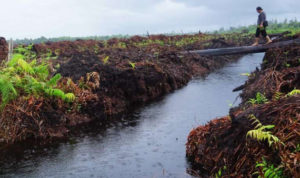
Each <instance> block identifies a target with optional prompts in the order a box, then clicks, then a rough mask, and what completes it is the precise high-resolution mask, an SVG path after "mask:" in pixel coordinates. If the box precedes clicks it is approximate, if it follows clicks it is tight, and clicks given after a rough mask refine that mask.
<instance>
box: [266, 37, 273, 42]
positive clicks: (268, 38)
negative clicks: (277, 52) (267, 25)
mask: <svg viewBox="0 0 300 178" xmlns="http://www.w3.org/2000/svg"><path fill="white" fill-rule="evenodd" d="M266 39H267V42H266V44H270V43H272V42H273V41H272V40H271V38H270V37H269V36H267V37H266Z"/></svg>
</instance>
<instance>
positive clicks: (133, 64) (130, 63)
mask: <svg viewBox="0 0 300 178" xmlns="http://www.w3.org/2000/svg"><path fill="white" fill-rule="evenodd" d="M128 63H129V65H130V66H131V68H132V69H133V70H134V69H135V65H136V63H134V62H131V61H129V62H128Z"/></svg>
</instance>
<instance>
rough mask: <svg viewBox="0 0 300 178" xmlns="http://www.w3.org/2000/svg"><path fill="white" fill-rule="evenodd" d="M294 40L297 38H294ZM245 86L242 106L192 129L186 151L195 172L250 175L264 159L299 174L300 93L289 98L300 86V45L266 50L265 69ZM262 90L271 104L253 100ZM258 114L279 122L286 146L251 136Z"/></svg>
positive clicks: (278, 132)
mask: <svg viewBox="0 0 300 178" xmlns="http://www.w3.org/2000/svg"><path fill="white" fill-rule="evenodd" d="M295 38H297V37H296V36H295ZM238 88H239V89H242V90H243V91H242V93H241V94H240V97H241V99H242V102H241V104H240V105H239V106H238V107H235V108H232V109H231V110H230V112H229V115H228V116H225V117H223V118H217V119H214V120H212V121H210V122H209V123H208V124H206V125H203V126H199V127H198V128H195V129H193V130H192V131H191V132H190V134H189V136H188V142H187V144H186V155H187V157H188V158H189V160H190V162H191V163H192V164H193V169H194V170H195V171H193V173H194V175H198V176H201V177H210V176H213V175H216V173H217V172H219V171H220V172H221V173H222V176H224V177H251V176H252V174H253V173H254V172H256V171H258V173H259V175H261V176H263V171H262V170H261V169H259V168H256V167H255V165H256V163H257V162H261V161H262V158H265V159H266V160H267V162H268V163H269V164H270V165H271V164H273V165H274V166H275V167H278V166H281V167H283V168H282V169H283V173H284V175H285V176H287V177H300V174H299V173H300V166H299V165H300V152H299V148H298V147H299V143H300V95H299V94H295V95H292V96H288V93H289V92H291V91H292V90H294V89H300V47H299V46H290V47H286V48H282V49H270V50H269V51H267V52H266V54H265V57H264V60H263V62H262V64H261V69H257V70H256V71H254V72H253V73H252V74H251V75H250V76H249V79H248V81H247V82H246V83H245V84H244V85H242V86H241V87H238ZM257 92H260V93H262V94H263V95H264V96H265V97H266V98H267V99H268V102H266V103H264V104H250V103H249V102H248V101H249V100H250V99H251V98H255V97H256V94H257ZM251 116H252V117H253V116H255V117H256V118H257V119H258V120H259V121H260V122H261V123H262V124H263V125H275V127H274V128H273V129H272V130H271V132H272V134H273V135H275V136H277V137H278V138H279V139H280V140H281V141H282V142H283V143H284V145H283V144H273V145H272V146H271V147H270V146H269V145H268V143H267V142H259V141H257V140H254V139H250V137H248V138H246V134H247V132H248V131H249V130H252V129H254V127H255V124H254V125H253V124H252V122H253V121H251V120H250V119H249V118H250V117H251Z"/></svg>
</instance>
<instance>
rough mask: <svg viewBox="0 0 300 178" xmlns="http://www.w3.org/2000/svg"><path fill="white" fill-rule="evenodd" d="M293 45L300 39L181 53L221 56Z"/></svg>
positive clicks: (298, 42)
mask: <svg viewBox="0 0 300 178" xmlns="http://www.w3.org/2000/svg"><path fill="white" fill-rule="evenodd" d="M291 45H300V39H295V40H288V41H280V42H276V43H271V44H268V45H259V46H240V47H230V48H217V49H204V50H194V51H183V52H181V54H199V55H202V56H220V55H233V54H247V53H259V52H266V51H267V50H268V49H270V48H282V47H286V46H291Z"/></svg>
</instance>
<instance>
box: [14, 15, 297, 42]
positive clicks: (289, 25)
mask: <svg viewBox="0 0 300 178" xmlns="http://www.w3.org/2000/svg"><path fill="white" fill-rule="evenodd" d="M256 28H257V26H256V25H255V24H253V25H248V26H239V27H230V28H228V29H225V28H223V27H222V28H220V29H219V30H215V31H212V32H206V33H210V34H226V33H254V32H255V30H256ZM284 31H291V32H292V34H295V33H300V22H299V21H298V20H297V19H294V20H287V19H285V20H284V21H282V22H278V21H277V20H271V21H269V27H268V32H269V33H280V32H284ZM197 33H200V31H199V32H197ZM180 34H181V33H166V34H165V35H180ZM187 34H195V33H187ZM147 35H149V33H147V34H146V35H142V36H147ZM130 37H131V36H130V35H111V36H88V37H68V36H65V37H56V38H46V37H43V36H42V37H40V38H36V39H28V38H25V39H17V40H14V42H15V44H26V45H28V44H32V43H34V44H38V43H46V42H49V41H51V42H58V41H75V40H109V39H111V38H130Z"/></svg>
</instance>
